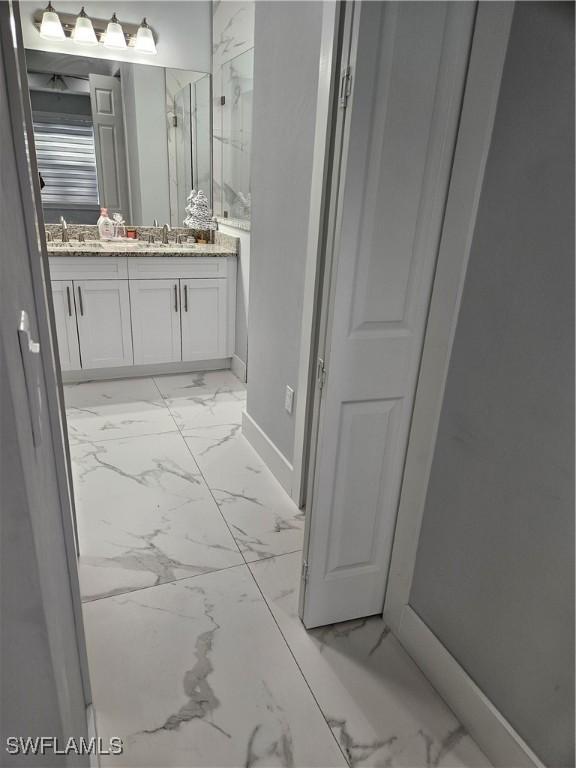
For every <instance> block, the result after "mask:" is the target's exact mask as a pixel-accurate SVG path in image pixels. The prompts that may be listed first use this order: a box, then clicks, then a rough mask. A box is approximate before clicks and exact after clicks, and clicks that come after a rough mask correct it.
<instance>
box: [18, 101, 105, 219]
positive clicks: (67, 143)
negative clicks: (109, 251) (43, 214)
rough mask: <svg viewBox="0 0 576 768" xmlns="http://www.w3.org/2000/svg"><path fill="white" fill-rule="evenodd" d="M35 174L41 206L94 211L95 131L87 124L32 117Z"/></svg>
mask: <svg viewBox="0 0 576 768" xmlns="http://www.w3.org/2000/svg"><path fill="white" fill-rule="evenodd" d="M33 123H34V141H35V143H36V156H37V159H38V170H39V171H40V173H41V175H42V178H43V179H44V183H45V185H46V186H45V187H44V189H43V190H42V204H43V205H44V206H46V207H58V208H66V209H71V208H97V207H98V204H99V201H98V179H97V176H96V153H95V149H94V131H93V129H92V123H91V122H90V121H89V120H85V119H81V118H78V117H73V116H70V117H68V116H67V115H46V114H42V115H40V114H38V113H34V117H33Z"/></svg>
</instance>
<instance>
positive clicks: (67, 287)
mask: <svg viewBox="0 0 576 768" xmlns="http://www.w3.org/2000/svg"><path fill="white" fill-rule="evenodd" d="M66 299H67V301H68V315H69V317H72V302H71V301H70V286H69V285H67V286H66Z"/></svg>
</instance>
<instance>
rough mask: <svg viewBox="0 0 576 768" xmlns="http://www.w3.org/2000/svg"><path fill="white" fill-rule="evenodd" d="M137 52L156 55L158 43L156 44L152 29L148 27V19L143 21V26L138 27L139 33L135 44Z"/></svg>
mask: <svg viewBox="0 0 576 768" xmlns="http://www.w3.org/2000/svg"><path fill="white" fill-rule="evenodd" d="M134 48H135V50H137V51H138V52H139V53H152V54H155V53H156V43H155V42H154V34H153V32H152V30H151V29H150V27H149V26H148V22H147V21H146V17H144V18H143V19H142V24H140V26H139V27H138V32H137V33H136V43H135V44H134Z"/></svg>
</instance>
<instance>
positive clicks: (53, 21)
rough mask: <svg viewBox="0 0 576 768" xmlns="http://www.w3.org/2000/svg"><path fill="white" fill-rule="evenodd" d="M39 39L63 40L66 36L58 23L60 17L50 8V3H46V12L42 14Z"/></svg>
mask: <svg viewBox="0 0 576 768" xmlns="http://www.w3.org/2000/svg"><path fill="white" fill-rule="evenodd" d="M40 37H43V38H44V39H45V40H65V39H66V35H65V34H64V29H63V27H62V24H61V22H60V17H59V16H58V14H57V13H56V11H55V10H54V8H53V7H52V3H48V5H47V6H46V10H45V11H44V13H43V14H42V23H41V25H40Z"/></svg>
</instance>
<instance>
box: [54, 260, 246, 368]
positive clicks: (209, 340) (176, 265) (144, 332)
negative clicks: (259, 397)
mask: <svg viewBox="0 0 576 768" xmlns="http://www.w3.org/2000/svg"><path fill="white" fill-rule="evenodd" d="M50 272H51V277H52V292H53V298H54V311H55V316H56V332H57V335H58V346H59V349H60V362H61V366H62V370H63V371H66V372H71V375H68V376H67V377H66V378H67V380H71V379H74V378H81V375H80V374H81V372H82V371H83V370H88V369H89V370H91V371H99V372H100V374H101V375H102V376H104V375H106V371H107V369H111V368H122V371H118V373H116V374H113V373H112V372H109V375H119V374H120V375H126V376H129V375H131V370H130V369H131V368H132V369H134V366H137V367H138V370H137V371H136V370H135V369H134V373H133V375H137V374H141V373H145V372H146V371H150V372H162V371H163V370H166V371H175V370H186V369H187V367H188V369H190V370H191V369H193V367H197V364H199V363H207V364H209V365H212V364H216V365H217V366H219V367H223V366H225V365H226V364H227V363H229V358H230V357H231V356H232V355H233V352H234V318H235V306H236V258H235V257H234V256H214V257H204V256H202V257H188V256H179V257H170V256H161V257H153V256H143V257H142V256H126V257H122V256H118V257H116V256H114V257H111V256H101V257H98V256H88V257H84V256H68V257H64V256H53V257H50ZM124 369H126V370H124ZM76 374H77V376H76Z"/></svg>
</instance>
